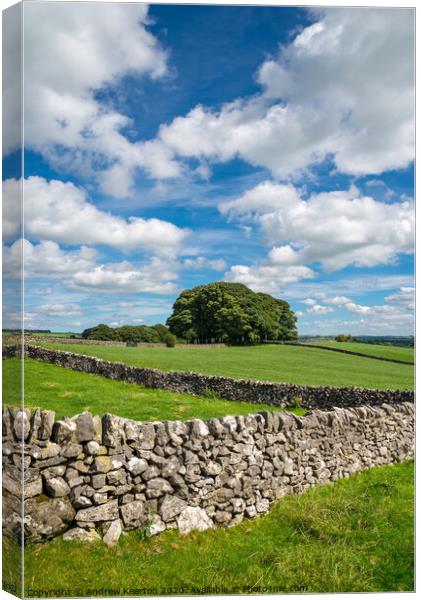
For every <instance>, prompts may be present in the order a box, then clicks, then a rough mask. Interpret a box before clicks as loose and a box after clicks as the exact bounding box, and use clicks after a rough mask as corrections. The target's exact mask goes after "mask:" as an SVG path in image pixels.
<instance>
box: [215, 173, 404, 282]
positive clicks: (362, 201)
mask: <svg viewBox="0 0 421 600" xmlns="http://www.w3.org/2000/svg"><path fill="white" fill-rule="evenodd" d="M219 208H220V211H221V213H222V214H224V215H226V216H227V217H228V218H229V219H231V220H238V221H240V222H241V223H243V222H251V223H255V224H257V225H258V226H259V227H260V229H261V231H262V233H263V235H264V238H265V241H266V243H267V244H268V245H274V244H282V245H280V246H274V247H273V248H272V250H271V260H272V261H274V260H275V261H276V263H277V264H278V265H283V266H284V267H285V268H286V267H298V266H302V265H309V264H313V263H319V264H320V265H321V266H322V267H323V269H324V270H326V271H335V270H338V269H342V268H344V267H346V266H348V265H354V266H358V267H373V266H375V265H379V264H390V263H393V262H394V261H395V260H396V257H397V255H398V254H399V253H411V252H413V249H414V225H415V223H414V221H415V218H414V210H413V205H412V202H410V201H409V200H404V201H402V202H396V203H393V204H385V203H383V202H379V201H376V200H374V199H373V198H371V197H370V196H363V195H361V194H360V192H359V190H358V189H357V188H356V187H355V186H352V187H351V188H350V189H349V190H341V191H334V192H322V193H319V194H313V195H311V196H310V197H309V199H308V200H304V199H302V198H301V197H300V194H299V192H298V191H297V190H296V189H295V188H294V187H293V186H292V185H285V184H278V183H275V182H271V181H266V182H263V183H261V184H259V185H257V186H256V187H255V188H253V189H251V190H248V191H247V192H246V193H245V194H243V195H242V196H240V197H239V198H237V199H235V200H231V201H228V202H224V203H222V204H221V205H220V207H219ZM231 271H232V269H231Z"/></svg>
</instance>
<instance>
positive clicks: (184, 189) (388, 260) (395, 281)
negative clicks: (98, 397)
mask: <svg viewBox="0 0 421 600" xmlns="http://www.w3.org/2000/svg"><path fill="white" fill-rule="evenodd" d="M24 10H25V31H24V36H25V57H24V65H25V98H24V103H25V107H24V116H25V139H24V146H25V173H24V182H23V185H24V198H25V242H24V256H25V316H26V326H27V327H28V328H43V329H51V330H54V331H69V330H71V331H81V330H82V329H84V328H85V327H88V326H92V325H94V324H96V323H98V322H105V323H108V324H110V325H113V326H117V325H120V324H125V323H131V324H140V323H146V324H153V323H156V322H165V320H166V318H167V317H168V316H169V314H170V312H171V306H172V303H173V302H174V300H175V298H176V297H177V295H178V293H179V292H180V291H181V290H182V289H185V288H188V287H192V286H194V285H200V284H203V283H208V282H210V281H216V280H226V281H238V282H242V283H245V284H246V285H249V286H250V287H251V288H252V289H254V290H256V291H265V292H268V293H271V294H273V295H275V296H277V297H281V298H284V299H286V300H288V301H289V302H290V303H291V306H292V308H293V309H294V310H295V311H296V313H297V315H298V327H299V332H300V333H302V334H335V333H339V332H350V333H354V334H364V333H366V334H380V335H402V334H404V335H405V334H411V333H412V331H413V302H414V301H413V267H414V264H413V243H414V240H413V227H414V210H413V181H414V172H413V158H414V139H413V137H414V124H413V119H414V106H413V101H414V98H413V85H414V82H413V43H414V42H413V19H414V13H413V11H412V10H408V9H397V10H388V9H376V8H374V9H368V8H355V9H345V8H339V9H329V8H324V9H318V10H314V11H308V10H305V9H301V8H300V9H296V8H286V7H240V6H231V7H217V6H200V5H199V6H198V5H196V6H181V5H180V6H177V5H172V6H165V5H150V6H149V7H148V6H147V5H142V4H137V5H136V4H109V5H104V4H102V3H101V4H91V5H89V4H79V5H77V4H74V3H66V2H60V3H54V4H49V3H42V2H39V3H38V2H32V3H28V4H25V8H24ZM6 87H7V82H6ZM7 108H8V106H7V102H6V110H7ZM9 110H10V111H12V106H11V105H10V107H9ZM18 145H19V140H18V139H16V135H14V132H13V131H9V132H7V133H6V143H5V149H6V152H5V156H4V157H3V165H4V167H3V178H4V183H3V186H4V198H5V218H4V222H5V231H6V236H5V239H6V242H5V248H4V256H5V264H6V271H5V272H6V275H7V276H8V277H9V278H10V281H12V280H13V277H14V275H13V274H14V272H15V271H16V265H17V264H18V260H19V248H20V241H19V237H20V232H19V227H18V222H17V221H18V218H17V215H16V210H15V209H14V205H15V203H16V197H17V194H18V190H19V152H18V150H17V148H18ZM6 288H7V286H6ZM8 302H9V301H8V298H7V296H6V298H5V319H4V326H5V327H7V326H14V325H15V324H16V314H15V311H14V310H13V306H12V305H11V304H8Z"/></svg>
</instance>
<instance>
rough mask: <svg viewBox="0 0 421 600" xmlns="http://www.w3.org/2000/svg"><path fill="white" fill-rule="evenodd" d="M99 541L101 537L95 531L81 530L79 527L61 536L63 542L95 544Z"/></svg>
mask: <svg viewBox="0 0 421 600" xmlns="http://www.w3.org/2000/svg"><path fill="white" fill-rule="evenodd" d="M100 539H101V536H100V535H99V533H97V532H96V531H95V529H82V528H81V527H74V528H73V529H69V530H68V531H66V533H64V534H63V540H64V541H65V542H74V541H76V542H97V541H98V540H100Z"/></svg>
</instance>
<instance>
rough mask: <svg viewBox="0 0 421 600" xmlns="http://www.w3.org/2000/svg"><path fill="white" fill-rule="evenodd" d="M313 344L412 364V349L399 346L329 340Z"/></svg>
mask: <svg viewBox="0 0 421 600" xmlns="http://www.w3.org/2000/svg"><path fill="white" fill-rule="evenodd" d="M314 343H315V344H316V345H318V346H326V347H327V348H339V350H349V351H351V352H362V353H363V354H369V355H370V356H377V357H381V358H392V359H394V360H403V361H406V362H408V363H413V362H414V349H413V348H404V347H401V346H382V345H381V344H362V343H358V342H334V341H330V340H329V341H327V340H326V341H323V342H314Z"/></svg>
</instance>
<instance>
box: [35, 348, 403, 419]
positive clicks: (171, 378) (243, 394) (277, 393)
mask: <svg viewBox="0 0 421 600" xmlns="http://www.w3.org/2000/svg"><path fill="white" fill-rule="evenodd" d="M25 353H26V355H27V356H28V357H29V358H34V359H38V360H43V361H46V362H49V363H51V364H55V365H59V366H61V367H67V368H70V369H73V370H75V371H84V372H86V373H95V374H97V375H102V376H104V377H109V378H110V379H116V380H121V381H127V382H131V383H137V384H140V385H144V386H146V387H151V388H161V389H166V390H170V391H174V392H179V393H185V394H195V395H199V396H200V395H202V394H204V393H206V392H208V391H211V392H214V393H215V394H217V395H218V396H220V397H222V398H225V399H226V400H236V401H240V402H250V403H253V404H270V405H272V406H281V407H291V406H295V405H296V404H297V403H299V404H300V406H302V407H304V408H309V409H313V408H323V409H328V408H332V407H335V406H336V407H346V406H363V405H371V406H378V405H381V404H383V403H385V402H386V403H389V404H395V403H401V402H413V401H414V392H413V391H412V390H370V389H365V388H356V387H328V386H305V385H293V384H286V383H269V382H262V381H253V380H251V381H249V380H244V379H231V378H229V377H219V376H216V375H202V374H200V373H188V372H184V371H169V372H164V371H159V370H158V369H146V368H139V367H132V366H130V365H126V364H123V363H118V362H108V361H106V360H102V359H99V358H95V357H92V356H84V355H81V354H74V353H72V352H65V351H62V350H51V349H47V348H41V347H38V346H30V345H26V346H25Z"/></svg>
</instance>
